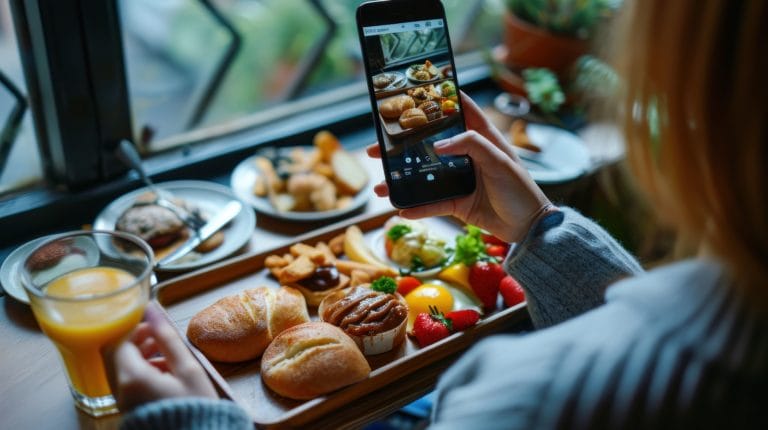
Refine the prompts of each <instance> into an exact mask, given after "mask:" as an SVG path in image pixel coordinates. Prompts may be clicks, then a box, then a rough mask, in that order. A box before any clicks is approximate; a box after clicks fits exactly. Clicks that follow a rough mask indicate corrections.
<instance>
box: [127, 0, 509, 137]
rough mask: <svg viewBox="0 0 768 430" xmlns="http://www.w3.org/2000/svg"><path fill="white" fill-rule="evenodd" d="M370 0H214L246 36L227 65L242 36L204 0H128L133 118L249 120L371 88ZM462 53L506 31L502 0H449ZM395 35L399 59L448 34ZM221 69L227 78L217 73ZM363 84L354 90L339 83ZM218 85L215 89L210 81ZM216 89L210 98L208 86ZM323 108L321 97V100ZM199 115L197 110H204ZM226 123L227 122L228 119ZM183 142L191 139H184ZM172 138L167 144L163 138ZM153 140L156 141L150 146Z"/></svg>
mask: <svg viewBox="0 0 768 430" xmlns="http://www.w3.org/2000/svg"><path fill="white" fill-rule="evenodd" d="M360 3H361V0H317V1H311V0H261V1H255V0H229V1H223V0H222V1H215V2H212V5H213V7H214V8H215V9H216V10H217V11H218V12H219V13H220V14H221V16H222V19H223V20H225V21H226V22H228V23H230V24H231V25H232V27H233V28H234V29H235V31H236V32H237V33H238V34H239V37H240V38H241V45H240V48H239V50H237V52H236V53H235V55H234V57H233V59H232V61H231V64H229V65H228V66H225V67H224V70H223V72H221V73H219V71H217V68H219V67H222V63H224V62H226V60H225V58H226V56H227V50H228V49H232V48H231V47H232V44H233V36H232V35H231V34H230V32H228V30H227V28H226V25H225V24H222V22H221V20H217V18H216V17H215V16H214V14H212V13H211V10H210V9H208V8H206V7H205V4H204V2H202V1H200V0H165V1H163V2H157V1H155V0H122V3H121V7H122V19H123V32H124V35H125V41H124V43H125V48H126V58H127V67H128V76H129V85H130V90H131V98H132V105H133V106H132V108H133V115H134V126H135V127H136V129H137V131H139V130H142V129H144V130H149V131H150V135H151V136H152V138H153V139H154V140H163V139H164V138H168V137H170V136H173V135H175V134H178V133H183V132H185V131H189V130H193V129H197V128H201V127H202V128H205V127H211V126H219V127H221V125H222V124H227V123H239V124H243V123H248V121H242V119H243V118H247V117H248V116H250V115H253V114H254V113H257V112H262V111H265V110H268V109H270V108H272V107H275V106H277V105H283V107H285V106H284V105H285V104H286V103H290V102H292V101H296V100H300V99H302V98H305V97H308V96H317V95H321V97H322V96H323V95H325V96H324V97H325V98H326V99H327V101H328V103H332V102H335V101H338V100H339V97H341V94H342V93H343V94H346V95H347V96H349V97H351V96H360V95H362V94H364V92H365V86H364V81H363V75H362V73H363V67H362V63H361V58H360V49H359V46H358V39H357V29H356V27H355V9H356V7H357V5H358V4H360ZM443 4H444V5H445V8H446V12H447V14H448V20H449V25H450V31H451V36H452V39H453V42H454V45H455V46H454V48H455V49H456V52H457V54H460V53H462V52H467V51H471V50H476V49H482V48H489V47H491V46H492V44H493V43H495V42H496V41H497V40H498V37H499V28H500V24H501V16H502V15H501V10H502V8H503V5H502V4H501V1H500V0H469V1H468V0H447V1H444V2H443ZM422 36H423V37H421V38H420V39H418V40H416V39H414V40H395V39H392V40H391V41H388V43H391V46H390V47H391V48H392V52H390V55H391V59H390V60H391V61H393V62H395V61H403V62H405V61H407V58H408V56H409V55H411V54H412V53H413V52H417V51H421V50H423V48H424V46H423V45H424V44H431V45H439V44H441V43H442V44H445V43H446V41H445V38H444V37H442V35H441V34H432V35H426V34H425V35H422ZM217 77H220V78H221V79H220V81H219V80H217ZM349 86H354V87H355V88H356V89H355V91H344V92H340V91H331V90H334V89H337V90H338V89H339V88H341V87H349ZM211 88H213V90H211ZM207 91H208V92H211V96H210V98H209V102H208V103H207V102H206V92H207ZM313 108H315V107H313ZM196 116H197V118H196ZM224 128H226V127H224ZM178 142H183V140H181V141H178ZM156 147H157V148H164V147H165V146H163V145H158V146H156ZM150 148H152V146H150Z"/></svg>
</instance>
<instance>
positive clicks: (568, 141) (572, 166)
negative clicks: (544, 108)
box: [513, 124, 591, 184]
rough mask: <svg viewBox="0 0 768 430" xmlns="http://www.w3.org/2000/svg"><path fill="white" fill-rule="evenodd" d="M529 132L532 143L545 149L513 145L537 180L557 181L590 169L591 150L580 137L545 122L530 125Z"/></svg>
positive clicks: (568, 179)
mask: <svg viewBox="0 0 768 430" xmlns="http://www.w3.org/2000/svg"><path fill="white" fill-rule="evenodd" d="M525 132H526V133H527V134H528V137H529V138H530V139H531V142H533V143H534V144H536V145H537V146H539V147H540V148H541V152H533V151H529V150H527V149H523V148H519V147H516V146H513V148H514V150H515V152H516V153H517V155H518V156H520V158H521V161H522V163H523V165H524V166H525V167H526V168H527V169H528V172H529V173H530V174H531V176H532V177H533V180H534V181H536V182H538V183H540V184H557V183H562V182H566V181H570V180H573V179H576V178H578V177H580V176H582V175H584V174H585V173H587V171H589V168H590V166H591V161H590V158H589V151H588V150H587V147H586V146H585V145H584V142H583V141H582V140H581V138H580V137H579V136H577V135H575V134H573V133H571V132H569V131H567V130H564V129H562V128H557V127H552V126H549V125H542V124H528V126H527V127H526V129H525Z"/></svg>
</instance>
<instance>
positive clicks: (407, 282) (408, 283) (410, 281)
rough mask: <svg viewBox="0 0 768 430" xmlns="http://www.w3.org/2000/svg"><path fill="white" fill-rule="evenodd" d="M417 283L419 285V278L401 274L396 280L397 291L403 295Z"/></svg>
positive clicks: (416, 285)
mask: <svg viewBox="0 0 768 430" xmlns="http://www.w3.org/2000/svg"><path fill="white" fill-rule="evenodd" d="M419 285H421V280H419V278H415V277H413V276H401V277H400V278H398V280H397V292H398V293H400V295H401V296H405V295H406V294H408V293H410V292H411V291H413V290H414V289H416V287H418V286H419Z"/></svg>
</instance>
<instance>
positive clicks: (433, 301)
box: [405, 283, 453, 321]
mask: <svg viewBox="0 0 768 430" xmlns="http://www.w3.org/2000/svg"><path fill="white" fill-rule="evenodd" d="M405 301H406V303H408V317H409V319H410V320H411V321H413V320H414V319H416V316H417V315H418V314H420V313H422V312H423V313H427V314H428V313H430V312H429V307H430V306H434V307H436V308H437V310H439V311H440V312H442V313H444V314H445V313H448V312H450V311H452V310H453V296H452V295H451V293H450V292H449V291H448V289H446V288H445V287H443V286H441V285H437V284H430V283H426V284H422V285H419V286H418V287H416V289H414V290H413V291H411V292H410V293H408V294H407V295H406V296H405Z"/></svg>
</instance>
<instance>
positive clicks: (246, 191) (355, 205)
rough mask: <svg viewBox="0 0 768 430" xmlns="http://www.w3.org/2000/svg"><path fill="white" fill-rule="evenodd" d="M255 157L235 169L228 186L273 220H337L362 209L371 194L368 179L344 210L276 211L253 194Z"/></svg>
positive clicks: (262, 198)
mask: <svg viewBox="0 0 768 430" xmlns="http://www.w3.org/2000/svg"><path fill="white" fill-rule="evenodd" d="M291 149H293V148H285V149H281V151H290V150H291ZM256 157H258V155H254V156H251V157H248V158H246V159H245V160H243V161H241V162H240V163H239V164H238V165H237V167H235V170H233V171H232V176H231V178H230V186H231V187H232V190H233V191H234V192H235V195H236V196H237V197H239V198H240V200H243V201H244V202H246V203H248V204H250V205H251V206H253V207H254V208H255V209H256V210H257V211H258V212H260V213H263V214H267V215H269V216H272V217H275V218H280V219H286V220H290V221H320V220H327V219H333V218H338V217H340V216H342V215H345V214H348V213H350V212H354V211H356V210H358V209H360V208H361V207H363V206H364V205H365V204H366V203H367V202H368V200H369V199H370V197H371V194H372V193H373V181H371V180H370V179H369V180H368V184H367V185H366V186H365V187H364V188H363V189H362V190H360V192H358V193H357V194H356V195H355V197H354V198H353V199H352V203H351V204H350V205H349V206H347V207H345V208H344V209H334V210H330V211H315V212H295V211H287V212H283V211H278V210H277V209H275V207H274V206H272V203H270V202H269V199H267V198H264V197H259V196H257V195H255V194H253V185H254V184H255V183H256V178H258V177H259V175H260V173H259V169H258V167H256V163H255V160H256Z"/></svg>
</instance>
